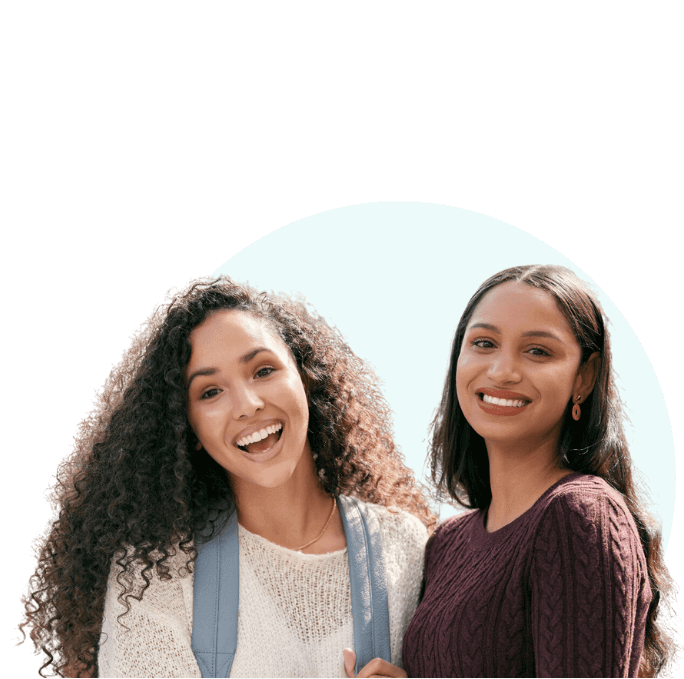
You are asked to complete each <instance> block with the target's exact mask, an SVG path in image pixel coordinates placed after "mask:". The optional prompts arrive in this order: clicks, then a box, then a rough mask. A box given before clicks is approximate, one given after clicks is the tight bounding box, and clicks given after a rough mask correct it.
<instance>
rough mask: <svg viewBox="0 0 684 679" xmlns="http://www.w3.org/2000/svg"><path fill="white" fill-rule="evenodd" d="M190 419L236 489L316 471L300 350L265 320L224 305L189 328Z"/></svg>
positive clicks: (267, 485)
mask: <svg viewBox="0 0 684 679" xmlns="http://www.w3.org/2000/svg"><path fill="white" fill-rule="evenodd" d="M190 344H191V346H192V353H191V356H190V362H189V363H188V366H187V368H186V371H185V379H186V383H187V385H188V397H187V398H188V419H189V420H190V425H191V426H192V429H193V431H194V432H195V434H196V435H197V438H198V439H199V440H200V443H201V444H202V446H203V447H204V449H205V450H206V451H207V452H208V453H209V455H211V457H212V458H214V460H216V462H218V463H219V464H220V465H221V466H222V467H223V468H224V469H225V470H226V471H227V472H228V474H229V476H230V478H231V484H232V487H233V490H234V492H235V493H236V494H239V492H240V490H241V489H242V488H246V487H248V486H250V485H251V486H254V485H256V486H260V487H262V488H274V487H276V486H279V485H281V484H283V483H285V482H287V481H288V480H289V479H291V478H292V476H293V474H294V473H295V470H297V469H298V468H299V469H303V470H308V471H306V473H311V472H310V469H309V468H310V467H312V462H311V450H310V448H309V443H308V441H307V430H308V424H309V408H308V405H307V399H306V393H305V391H304V385H303V384H302V380H301V377H300V375H299V371H298V370H297V366H296V364H295V361H294V358H293V357H292V354H291V353H290V351H289V349H288V348H287V346H286V345H285V343H284V342H283V341H282V339H280V338H279V337H278V336H277V335H276V333H275V332H274V331H273V330H272V329H271V328H270V326H269V325H268V324H267V322H265V321H264V320H262V319H260V318H258V317H255V316H253V315H251V314H249V313H246V312H244V311H219V312H216V313H214V314H212V315H211V316H209V318H207V319H206V320H205V321H204V322H203V323H201V324H200V325H199V326H197V327H196V328H195V329H194V330H193V331H192V333H191V334H190Z"/></svg>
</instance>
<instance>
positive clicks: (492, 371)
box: [487, 351, 521, 385]
mask: <svg viewBox="0 0 684 679" xmlns="http://www.w3.org/2000/svg"><path fill="white" fill-rule="evenodd" d="M487 373H488V375H489V377H490V378H491V380H492V381H493V382H494V383H495V384H499V385H503V384H506V383H508V384H510V383H516V382H520V379H521V376H520V369H519V366H518V361H517V356H515V355H514V354H513V353H512V352H509V351H498V352H496V354H494V355H492V360H491V363H490V364H489V369H488V370H487Z"/></svg>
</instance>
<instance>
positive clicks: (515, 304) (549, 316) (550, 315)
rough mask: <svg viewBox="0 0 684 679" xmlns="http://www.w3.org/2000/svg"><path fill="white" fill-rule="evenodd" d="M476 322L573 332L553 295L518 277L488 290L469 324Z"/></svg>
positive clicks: (517, 328) (521, 329) (525, 329)
mask: <svg viewBox="0 0 684 679" xmlns="http://www.w3.org/2000/svg"><path fill="white" fill-rule="evenodd" d="M476 323H488V324H490V325H495V326H497V327H498V328H500V329H501V330H502V331H505V330H512V331H516V330H520V332H525V331H527V330H545V329H550V328H552V329H553V330H554V331H556V332H559V333H563V334H566V335H570V336H571V337H573V338H574V335H573V333H572V330H571V328H570V326H569V325H568V322H567V320H566V319H565V316H563V313H562V312H561V310H560V308H559V307H558V303H557V302H556V299H555V297H554V296H553V295H551V294H550V293H548V292H546V291H545V290H540V289H539V288H535V287H532V286H531V285H527V283H521V282H517V281H507V282H506V283H502V284H501V285H497V286H496V287H495V288H492V289H491V290H489V291H487V292H486V293H485V295H484V296H483V297H482V299H481V300H480V301H479V302H478V304H477V306H476V307H475V310H474V311H473V315H472V316H471V318H470V321H469V322H468V327H470V326H472V325H474V324H476Z"/></svg>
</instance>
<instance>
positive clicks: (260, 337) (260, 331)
mask: <svg viewBox="0 0 684 679" xmlns="http://www.w3.org/2000/svg"><path fill="white" fill-rule="evenodd" d="M190 346H191V347H192V354H191V356H190V364H194V363H196V362H197V361H200V360H203V359H205V358H211V357H214V356H221V357H223V358H235V359H237V358H239V357H241V356H242V355H244V353H245V351H249V350H250V349H251V348H253V347H257V346H259V347H264V348H266V349H268V350H270V351H273V352H274V353H281V352H285V353H289V352H288V349H287V346H286V345H285V343H284V342H283V340H282V339H281V338H280V337H279V336H278V335H277V334H276V332H275V331H274V330H273V329H272V328H271V326H270V325H269V324H268V322H267V321H265V320H264V319H262V318H259V317H258V316H254V315H253V314H250V313H247V312H245V311H235V310H227V311H217V312H215V313H213V314H212V315H211V316H209V317H208V318H207V319H205V320H204V321H203V322H202V323H200V324H199V325H198V326H197V327H196V328H195V329H194V330H193V331H192V332H191V333H190Z"/></svg>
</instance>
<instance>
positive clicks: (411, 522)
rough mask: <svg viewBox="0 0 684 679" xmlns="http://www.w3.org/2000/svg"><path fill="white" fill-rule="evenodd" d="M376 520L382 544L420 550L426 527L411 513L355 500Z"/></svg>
mask: <svg viewBox="0 0 684 679" xmlns="http://www.w3.org/2000/svg"><path fill="white" fill-rule="evenodd" d="M357 502H359V503H360V504H361V505H362V506H363V507H364V509H365V510H366V511H367V512H369V513H371V514H372V515H373V516H375V518H376V519H377V520H378V524H379V525H380V532H381V533H382V538H383V545H385V546H389V545H393V544H396V545H400V546H403V547H404V548H406V549H412V548H418V549H420V551H421V552H422V550H423V549H424V547H425V542H426V541H427V538H428V532H427V528H426V527H425V525H424V524H423V522H422V521H421V520H420V519H419V518H418V517H416V516H414V515H413V514H411V513H409V512H406V511H404V510H403V509H399V508H398V507H383V506H382V505H376V504H372V503H369V502H363V501H361V500H357Z"/></svg>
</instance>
